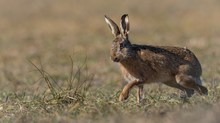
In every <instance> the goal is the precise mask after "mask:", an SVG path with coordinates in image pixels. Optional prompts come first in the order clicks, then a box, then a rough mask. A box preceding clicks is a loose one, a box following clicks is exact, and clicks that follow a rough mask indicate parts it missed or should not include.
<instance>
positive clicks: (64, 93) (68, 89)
mask: <svg viewBox="0 0 220 123" xmlns="http://www.w3.org/2000/svg"><path fill="white" fill-rule="evenodd" d="M219 11H220V2H219V1H218V0H209V1H207V0H194V1H191V0H184V1H176V0H166V1H155V0H148V1H140V0H136V1H128V0H127V1H101V0H96V1H77V0H65V1H60V0H32V1H29V0H17V1H12V0H7V1H5V0H0V18H1V19H0V118H1V119H0V121H1V122H4V123H5V122H9V123H10V122H18V123H20V122H22V123H25V122H30V121H32V122H51V123H52V122H91V123H93V122H100V123H101V122H110V123H112V122H121V123H130V122H138V123H142V122H149V123H151V122H152V123H155V122H158V123H177V122H178V123H184V122H197V123H208V122H213V123H217V122H219V120H220V118H219V114H220V109H219V107H220V68H219V65H220V59H219V58H220V50H219V46H220V36H219V34H220V24H219V22H220V15H219ZM124 13H127V14H129V19H130V24H131V27H130V39H131V41H132V43H139V44H150V45H170V46H179V47H187V48H189V49H190V50H191V51H193V52H194V53H195V54H196V56H197V57H198V59H199V60H200V62H201V64H202V68H203V81H204V86H206V87H207V88H208V90H209V95H207V96H200V95H198V94H195V95H194V96H193V97H191V98H189V99H181V98H179V91H178V90H176V89H173V88H170V87H167V86H165V85H162V84H150V85H145V88H144V90H145V97H144V99H143V101H142V102H141V103H140V104H138V103H136V97H135V88H134V89H133V90H132V92H131V95H130V97H129V98H128V100H126V101H125V102H119V101H118V97H119V93H120V91H121V89H122V87H123V85H124V84H125V82H124V80H123V78H122V76H121V73H120V71H119V67H118V65H117V64H116V63H113V62H111V60H110V58H109V57H110V54H109V49H110V46H111V42H112V40H113V39H114V37H113V36H112V34H111V32H110V30H109V28H108V26H107V24H106V23H105V21H104V15H108V16H109V17H111V18H112V19H113V20H115V21H116V22H119V21H120V16H121V15H122V14H124Z"/></svg>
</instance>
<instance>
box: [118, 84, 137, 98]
mask: <svg viewBox="0 0 220 123" xmlns="http://www.w3.org/2000/svg"><path fill="white" fill-rule="evenodd" d="M138 83H139V82H138V81H132V82H129V83H128V84H127V85H125V86H124V88H123V90H122V92H121V94H120V97H119V101H124V100H126V99H127V98H128V96H129V91H130V89H131V88H132V87H133V86H135V85H137V84H138Z"/></svg>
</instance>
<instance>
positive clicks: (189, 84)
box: [175, 74, 208, 95]
mask: <svg viewBox="0 0 220 123" xmlns="http://www.w3.org/2000/svg"><path fill="white" fill-rule="evenodd" d="M175 78H176V82H177V83H178V84H180V85H182V86H183V87H185V88H189V89H193V90H195V91H197V92H198V93H199V94H201V95H202V94H205V95H207V94H208V90H207V88H206V87H204V86H202V85H200V84H198V83H197V82H196V81H195V79H193V77H192V76H189V75H185V74H178V75H176V76H175Z"/></svg>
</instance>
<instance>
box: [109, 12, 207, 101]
mask: <svg viewBox="0 0 220 123" xmlns="http://www.w3.org/2000/svg"><path fill="white" fill-rule="evenodd" d="M105 19H106V22H107V24H108V25H109V27H110V29H111V30H112V33H113V35H114V36H115V37H116V38H115V40H114V41H113V44H112V48H111V58H112V60H113V61H115V62H118V63H119V64H120V68H121V71H122V74H123V76H124V78H125V80H126V81H127V82H128V84H127V85H125V87H124V89H123V90H122V93H121V95H120V97H119V100H120V101H123V100H125V99H127V98H128V95H129V91H130V89H131V88H132V87H133V86H137V87H138V91H137V101H138V102H139V101H140V100H141V95H142V92H143V84H147V83H155V82H156V83H158V82H161V83H164V84H166V85H168V86H171V87H175V88H178V89H180V90H182V91H184V92H186V94H187V96H191V95H192V94H193V90H195V91H197V92H198V93H199V94H207V93H208V90H207V89H206V88H205V87H204V86H202V85H201V80H200V76H201V74H202V68H201V65H200V63H199V61H198V59H197V58H196V56H195V55H194V54H193V53H192V52H191V51H190V50H188V49H187V48H179V47H172V46H150V45H137V44H131V43H130V41H129V39H128V32H129V22H128V15H126V14H125V15H123V16H122V18H121V19H122V20H121V31H120V30H119V28H118V26H117V25H116V24H115V23H114V21H112V20H111V19H110V18H108V17H107V16H106V17H105ZM125 19H126V20H125Z"/></svg>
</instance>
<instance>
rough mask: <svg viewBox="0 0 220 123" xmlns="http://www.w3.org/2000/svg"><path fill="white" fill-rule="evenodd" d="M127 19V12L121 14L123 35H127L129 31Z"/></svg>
mask: <svg viewBox="0 0 220 123" xmlns="http://www.w3.org/2000/svg"><path fill="white" fill-rule="evenodd" d="M129 26H130V25H129V19H128V14H124V15H122V16H121V25H120V27H121V31H122V33H123V35H125V36H126V37H127V36H128V33H129V28H130V27H129Z"/></svg>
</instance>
